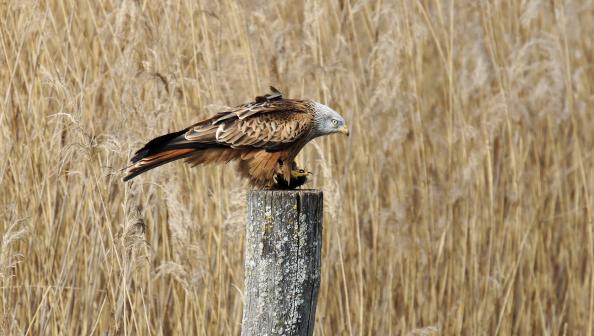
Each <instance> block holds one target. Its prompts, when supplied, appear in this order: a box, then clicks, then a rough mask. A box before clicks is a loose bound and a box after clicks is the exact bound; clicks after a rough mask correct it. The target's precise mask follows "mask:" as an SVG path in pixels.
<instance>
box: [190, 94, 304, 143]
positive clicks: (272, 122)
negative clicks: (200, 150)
mask: <svg viewBox="0 0 594 336" xmlns="http://www.w3.org/2000/svg"><path fill="white" fill-rule="evenodd" d="M312 128H313V113H311V111H310V109H309V108H308V106H307V103H306V102H302V101H293V100H285V99H282V100H276V101H265V102H262V103H250V104H245V105H242V106H239V107H238V108H237V109H235V110H233V111H229V112H223V113H219V114H218V115H217V116H215V117H213V118H211V119H210V120H209V122H207V123H200V124H197V125H195V126H194V127H191V128H190V129H189V130H188V131H187V132H186V133H185V135H184V137H185V139H186V140H187V141H189V142H192V141H205V140H209V141H213V142H216V143H217V144H221V145H227V146H230V147H232V148H259V149H266V150H279V149H283V148H286V147H289V146H290V145H291V144H293V143H294V142H297V141H299V140H301V139H303V138H304V137H305V136H307V134H308V133H309V132H310V131H311V130H312ZM213 134H214V137H213Z"/></svg>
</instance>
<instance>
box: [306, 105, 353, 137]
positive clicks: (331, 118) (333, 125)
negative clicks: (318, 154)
mask: <svg viewBox="0 0 594 336" xmlns="http://www.w3.org/2000/svg"><path fill="white" fill-rule="evenodd" d="M313 109H314V114H315V123H316V131H317V132H316V133H318V135H327V134H332V133H342V134H345V135H347V136H348V135H349V128H348V127H347V125H346V122H345V121H344V118H343V117H342V116H341V115H340V114H338V112H336V111H334V110H333V109H331V108H329V107H328V106H326V105H324V104H320V103H318V102H313Z"/></svg>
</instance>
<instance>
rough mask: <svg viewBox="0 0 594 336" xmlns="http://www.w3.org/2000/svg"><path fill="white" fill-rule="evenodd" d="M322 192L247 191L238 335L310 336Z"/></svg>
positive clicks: (316, 285) (317, 280) (317, 278)
mask: <svg viewBox="0 0 594 336" xmlns="http://www.w3.org/2000/svg"><path fill="white" fill-rule="evenodd" d="M322 209H323V194H322V192H321V191H317V190H283V191H280V190H279V191H277V190H274V191H272V190H257V191H251V192H250V193H249V195H248V223H247V227H246V231H247V234H246V242H245V244H246V246H245V251H246V253H245V303H244V306H243V322H242V328H241V335H242V336H248V335H250V336H251V335H312V334H313V329H314V322H315V315H316V303H317V301H318V289H319V288H320V256H321V250H322Z"/></svg>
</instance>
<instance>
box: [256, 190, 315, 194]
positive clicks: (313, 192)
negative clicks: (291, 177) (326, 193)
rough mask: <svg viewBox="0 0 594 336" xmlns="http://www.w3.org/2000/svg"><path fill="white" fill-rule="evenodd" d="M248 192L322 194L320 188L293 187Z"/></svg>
mask: <svg viewBox="0 0 594 336" xmlns="http://www.w3.org/2000/svg"><path fill="white" fill-rule="evenodd" d="M249 193H250V194H277V195H278V194H290V195H294V194H301V195H312V194H313V195H322V194H323V193H322V191H321V190H317V189H293V190H264V189H263V190H250V191H249Z"/></svg>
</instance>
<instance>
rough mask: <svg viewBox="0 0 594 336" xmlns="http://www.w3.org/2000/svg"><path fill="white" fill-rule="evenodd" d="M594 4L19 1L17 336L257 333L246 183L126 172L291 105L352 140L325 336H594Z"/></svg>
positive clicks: (310, 160) (0, 117) (324, 287)
mask: <svg viewBox="0 0 594 336" xmlns="http://www.w3.org/2000/svg"><path fill="white" fill-rule="evenodd" d="M592 22H594V3H593V1H586V0H584V1H578V0H575V1H560V0H554V1H540V0H535V1H528V0H526V1H520V0H518V1H470V0H468V1H440V0H435V1H421V0H414V1H408V0H393V1H385V0H384V1H381V0H379V1H355V0H352V1H348V0H346V1H305V2H295V1H229V0H223V1H218V2H213V1H198V2H196V1H191V0H180V1H140V0H139V1H128V0H123V1H90V0H82V1H75V0H47V1H20V0H19V1H10V0H9V1H2V2H0V33H1V35H0V106H1V110H0V157H1V160H0V189H1V192H0V238H1V244H0V293H1V294H0V312H1V314H0V317H1V320H0V334H2V335H23V334H28V335H58V334H69V335H104V334H105V333H106V332H107V333H108V334H112V335H116V334H118V335H173V334H176V335H182V334H186V335H190V334H196V335H237V334H238V333H239V331H240V328H241V324H240V322H241V314H242V291H243V259H242V258H243V234H244V233H243V230H244V227H243V224H244V217H245V191H246V190H247V189H248V187H247V186H246V185H245V184H244V182H243V181H241V180H239V179H238V178H237V176H236V174H235V172H234V170H233V167H232V166H228V167H222V168H221V167H206V168H198V169H189V168H188V167H187V166H184V165H183V164H181V163H176V164H171V165H168V166H166V167H162V168H160V169H158V170H155V171H152V172H150V173H148V174H146V175H143V176H142V177H140V178H138V179H136V180H134V182H133V183H131V184H128V185H127V184H124V183H122V181H121V177H122V175H121V173H120V171H119V169H120V168H122V167H124V166H125V165H126V162H127V161H128V159H129V158H130V156H131V153H132V152H133V151H134V150H135V149H137V148H138V147H139V146H141V145H142V144H143V143H144V142H145V141H147V140H149V139H150V138H152V137H154V136H157V135H160V134H162V133H164V132H167V131H172V130H177V129H180V128H182V127H185V126H186V125H188V124H190V123H193V122H196V121H198V120H200V119H201V118H203V117H206V116H208V115H209V114H211V113H213V112H215V111H217V110H218V109H220V108H222V107H223V106H231V105H235V104H239V103H243V102H245V101H248V100H250V99H251V98H253V97H254V96H255V95H257V94H261V93H264V92H266V91H267V88H268V86H269V85H271V84H272V85H274V86H277V87H278V88H280V89H281V90H283V91H284V93H285V95H286V96H288V97H309V98H312V99H315V100H319V101H321V102H324V103H326V104H328V105H330V106H332V107H333V108H335V109H336V110H338V111H340V112H341V113H342V114H343V115H344V117H345V118H346V120H347V121H348V123H349V124H350V126H351V134H352V135H351V137H350V138H348V139H347V138H344V137H340V136H333V137H328V138H326V139H320V140H316V141H315V143H314V144H311V145H309V146H307V148H306V149H305V151H304V152H303V153H302V154H301V155H300V157H299V162H300V163H301V164H303V165H304V166H306V167H307V168H308V169H310V170H312V171H314V173H315V175H314V177H313V180H312V182H311V183H310V184H309V186H310V187H312V188H319V189H322V190H323V191H324V193H325V203H326V208H325V223H324V225H325V227H324V246H323V252H324V253H323V260H322V262H323V272H322V284H321V290H320V297H319V303H318V313H317V318H316V327H315V333H316V334H317V335H406V334H408V335H457V334H464V335H511V334H516V335H530V334H533V335H542V334H550V335H557V334H567V335H592V334H593V333H594V273H593V266H594V239H593V232H594V231H593V230H594V227H593V220H594V217H593V207H594V203H593V199H592V198H593V196H594V195H593V192H594V176H593V175H594V162H593V157H592V149H593V147H594V120H593V114H592V113H593V111H592V105H593V103H594V99H593V97H594V87H593V85H594V80H593V79H594V67H593V58H594V49H593V39H592V36H594V24H592Z"/></svg>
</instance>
